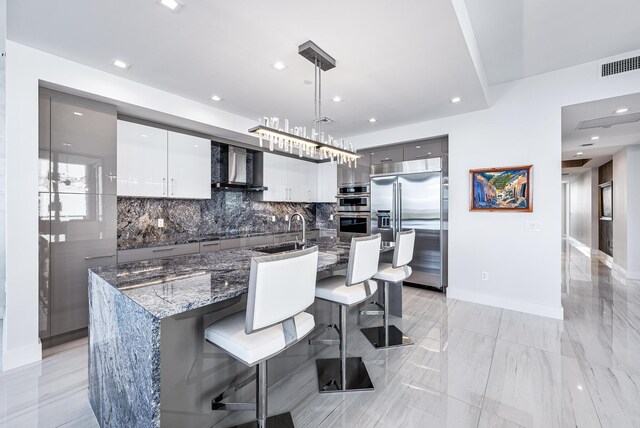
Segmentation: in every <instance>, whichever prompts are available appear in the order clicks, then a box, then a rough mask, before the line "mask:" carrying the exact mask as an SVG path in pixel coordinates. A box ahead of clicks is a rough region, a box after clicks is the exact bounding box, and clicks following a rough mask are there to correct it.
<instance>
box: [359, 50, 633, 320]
mask: <svg viewBox="0 0 640 428" xmlns="http://www.w3.org/2000/svg"><path fill="white" fill-rule="evenodd" d="M597 70H598V69H597V63H595V62H594V63H589V64H583V65H580V66H576V67H571V68H567V69H563V70H559V71H555V72H551V73H547V74H543V75H540V76H535V77H531V78H528V79H524V80H519V81H516V82H510V83H506V84H502V85H499V86H494V87H491V92H490V97H491V107H490V108H489V109H486V110H483V111H478V112H473V113H468V114H464V115H459V116H454V117H448V118H443V119H438V120H433V121H426V122H421V123H415V124H411V125H407V126H402V127H397V128H391V129H386V130H381V131H378V132H372V133H368V134H364V135H359V136H356V137H353V138H351V139H349V141H350V142H351V143H353V144H354V145H355V146H356V147H358V148H364V147H372V146H376V145H380V144H392V143H397V142H401V141H409V140H415V139H419V138H425V137H429V136H435V135H444V134H448V135H449V180H450V182H449V198H450V201H449V209H450V213H449V289H448V295H449V296H450V297H454V298H459V299H463V300H469V301H475V302H478V303H484V304H490V305H495V306H500V307H504V308H509V309H514V310H519V311H523V312H529V313H534V314H540V315H545V316H550V317H555V318H562V315H563V310H562V306H561V303H560V282H561V276H560V273H561V271H560V263H561V254H560V251H561V238H560V222H561V208H560V203H561V195H560V183H561V166H560V160H561V108H562V106H565V105H571V104H577V103H582V102H587V101H593V100H597V99H602V98H608V97H613V96H618V95H624V94H629V93H634V92H637V91H638V90H639V89H640V73H639V72H631V73H626V74H624V75H619V76H616V77H613V78H609V79H599V78H598V77H597V76H598V74H597ZM463 102H464V101H463ZM381 125H384V118H379V120H378V122H377V123H376V125H374V126H381ZM526 164H533V165H534V171H533V196H534V198H533V200H534V211H533V213H530V214H524V213H479V212H470V211H469V207H468V204H469V176H468V172H469V169H472V168H482V167H496V166H511V165H526ZM526 221H536V222H542V223H543V231H542V232H538V233H527V232H524V223H525V222H526ZM482 271H487V272H489V278H490V280H489V281H482V280H481V272H482Z"/></svg>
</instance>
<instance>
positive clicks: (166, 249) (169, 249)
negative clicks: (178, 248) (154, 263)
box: [152, 247, 175, 253]
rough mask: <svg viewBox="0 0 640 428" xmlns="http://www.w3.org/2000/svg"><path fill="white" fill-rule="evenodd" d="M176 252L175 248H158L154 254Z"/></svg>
mask: <svg viewBox="0 0 640 428" xmlns="http://www.w3.org/2000/svg"><path fill="white" fill-rule="evenodd" d="M173 250H175V248H173V247H171V248H156V249H155V250H153V251H152V252H154V253H160V252H162V251H173Z"/></svg>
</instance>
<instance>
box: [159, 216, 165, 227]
mask: <svg viewBox="0 0 640 428" xmlns="http://www.w3.org/2000/svg"><path fill="white" fill-rule="evenodd" d="M158 227H164V219H163V218H159V219H158Z"/></svg>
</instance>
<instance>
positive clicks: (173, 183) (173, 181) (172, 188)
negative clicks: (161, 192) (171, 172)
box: [171, 178, 176, 196]
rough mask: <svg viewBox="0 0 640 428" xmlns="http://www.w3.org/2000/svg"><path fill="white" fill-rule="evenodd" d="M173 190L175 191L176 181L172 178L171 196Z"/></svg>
mask: <svg viewBox="0 0 640 428" xmlns="http://www.w3.org/2000/svg"><path fill="white" fill-rule="evenodd" d="M175 190H176V179H175V178H172V179H171V196H173V195H174V194H175Z"/></svg>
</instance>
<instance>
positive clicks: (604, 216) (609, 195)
mask: <svg viewBox="0 0 640 428" xmlns="http://www.w3.org/2000/svg"><path fill="white" fill-rule="evenodd" d="M599 186H600V220H605V221H611V220H613V181H608V182H606V183H602V184H600V185H599Z"/></svg>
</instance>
